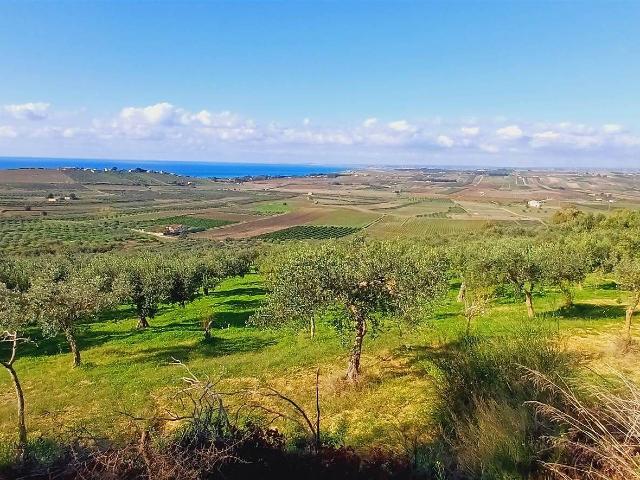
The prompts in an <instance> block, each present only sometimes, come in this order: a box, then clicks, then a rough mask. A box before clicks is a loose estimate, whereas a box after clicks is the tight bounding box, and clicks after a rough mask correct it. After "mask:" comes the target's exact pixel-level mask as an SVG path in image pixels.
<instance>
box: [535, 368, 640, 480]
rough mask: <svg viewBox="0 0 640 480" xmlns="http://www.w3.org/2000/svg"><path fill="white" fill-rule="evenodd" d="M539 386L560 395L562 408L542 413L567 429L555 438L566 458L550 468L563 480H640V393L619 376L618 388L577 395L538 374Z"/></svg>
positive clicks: (545, 409) (540, 407)
mask: <svg viewBox="0 0 640 480" xmlns="http://www.w3.org/2000/svg"><path fill="white" fill-rule="evenodd" d="M536 376H537V378H538V379H539V380H540V384H541V385H543V386H545V387H547V388H548V389H550V390H552V391H554V392H557V393H558V394H559V395H561V396H562V398H563V400H564V402H563V403H564V406H563V407H560V408H559V407H557V406H554V405H550V404H544V403H538V402H536V403H535V405H536V406H537V407H538V411H539V412H540V413H541V414H543V415H545V416H546V417H547V418H550V419H551V420H553V421H554V422H557V423H558V424H559V425H561V426H563V427H564V428H565V429H566V433H565V434H563V435H559V436H556V437H554V438H553V442H554V444H555V445H556V446H557V447H558V448H560V449H561V450H562V452H563V455H562V458H561V459H560V460H559V461H557V462H547V463H546V464H545V465H546V467H547V468H548V469H549V471H551V472H552V473H553V474H555V476H556V477H557V478H562V479H581V480H582V479H584V480H590V479H602V478H608V479H612V480H638V479H640V388H639V387H638V385H637V384H635V383H634V382H632V381H630V380H628V379H626V378H624V377H622V376H620V377H619V378H618V380H619V382H618V383H619V385H618V386H617V387H612V386H611V385H607V386H603V385H588V386H586V387H585V388H582V389H581V390H580V391H578V390H577V389H576V388H571V387H569V386H568V385H566V384H564V383H560V382H557V381H553V380H551V379H549V378H547V377H545V376H543V375H541V374H539V373H537V372H536Z"/></svg>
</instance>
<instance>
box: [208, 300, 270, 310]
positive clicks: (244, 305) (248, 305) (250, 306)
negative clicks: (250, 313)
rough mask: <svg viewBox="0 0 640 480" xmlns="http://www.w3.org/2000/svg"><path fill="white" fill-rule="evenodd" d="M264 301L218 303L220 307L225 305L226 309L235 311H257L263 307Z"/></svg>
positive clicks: (227, 301)
mask: <svg viewBox="0 0 640 480" xmlns="http://www.w3.org/2000/svg"><path fill="white" fill-rule="evenodd" d="M262 303H263V302H262V300H234V299H231V300H226V301H224V302H220V303H218V305H221V306H222V305H223V306H225V307H229V308H233V309H235V310H255V309H257V308H258V307H259V306H260V305H262Z"/></svg>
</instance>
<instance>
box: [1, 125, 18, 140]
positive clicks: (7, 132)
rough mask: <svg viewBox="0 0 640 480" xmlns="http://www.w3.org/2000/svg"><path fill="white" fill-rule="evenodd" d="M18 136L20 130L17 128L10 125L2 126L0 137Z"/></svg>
mask: <svg viewBox="0 0 640 480" xmlns="http://www.w3.org/2000/svg"><path fill="white" fill-rule="evenodd" d="M17 136H18V132H16V129H15V128H13V127H11V126H9V125H4V126H0V138H16V137H17Z"/></svg>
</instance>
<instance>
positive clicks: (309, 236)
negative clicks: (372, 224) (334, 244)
mask: <svg viewBox="0 0 640 480" xmlns="http://www.w3.org/2000/svg"><path fill="white" fill-rule="evenodd" d="M358 230H360V229H359V228H356V227H341V226H335V225H296V226H294V227H289V228H284V229H282V230H277V231H275V232H271V233H265V234H264V235H260V236H258V237H257V238H261V239H263V240H326V239H328V238H340V237H346V236H347V235H351V234H352V233H355V232H357V231H358Z"/></svg>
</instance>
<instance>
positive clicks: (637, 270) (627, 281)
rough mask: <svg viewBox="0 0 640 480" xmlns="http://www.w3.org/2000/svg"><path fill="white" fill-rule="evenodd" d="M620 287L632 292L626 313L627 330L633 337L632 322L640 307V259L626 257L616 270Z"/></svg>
mask: <svg viewBox="0 0 640 480" xmlns="http://www.w3.org/2000/svg"><path fill="white" fill-rule="evenodd" d="M615 274H616V281H617V283H618V285H619V286H620V287H621V288H623V289H625V290H629V291H630V292H631V298H630V301H629V305H628V306H627V310H626V313H625V330H626V332H627V335H628V336H629V337H630V336H631V320H632V318H633V314H634V313H635V311H636V309H637V308H638V306H640V258H638V257H636V258H632V257H625V258H623V259H622V260H621V261H620V263H619V264H618V265H617V267H616V269H615Z"/></svg>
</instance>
